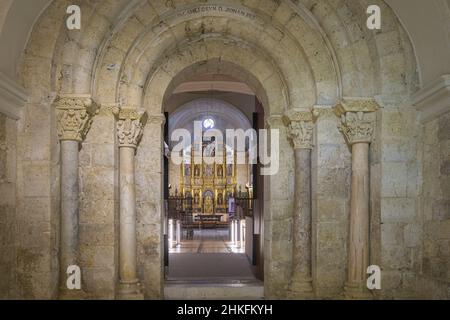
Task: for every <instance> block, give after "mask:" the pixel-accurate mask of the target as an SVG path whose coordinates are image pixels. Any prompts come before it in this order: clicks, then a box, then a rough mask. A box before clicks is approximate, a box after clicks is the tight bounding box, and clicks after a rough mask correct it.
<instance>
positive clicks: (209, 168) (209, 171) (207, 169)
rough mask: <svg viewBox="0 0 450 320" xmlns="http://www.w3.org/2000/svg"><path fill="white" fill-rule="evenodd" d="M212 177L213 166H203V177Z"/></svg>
mask: <svg viewBox="0 0 450 320" xmlns="http://www.w3.org/2000/svg"><path fill="white" fill-rule="evenodd" d="M212 175H213V166H212V165H211V164H207V165H206V166H205V176H207V177H211V176H212Z"/></svg>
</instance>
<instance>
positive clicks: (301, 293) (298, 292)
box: [288, 277, 314, 299]
mask: <svg viewBox="0 0 450 320" xmlns="http://www.w3.org/2000/svg"><path fill="white" fill-rule="evenodd" d="M288 296H289V297H290V298H291V299H313V298H314V290H313V285H312V279H311V278H306V279H305V278H304V277H302V278H301V279H298V280H297V279H295V278H294V279H292V280H291V283H290V285H289V290H288Z"/></svg>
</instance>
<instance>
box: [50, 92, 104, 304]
mask: <svg viewBox="0 0 450 320" xmlns="http://www.w3.org/2000/svg"><path fill="white" fill-rule="evenodd" d="M54 106H55V109H56V120H57V124H58V127H57V128H58V138H59V140H60V146H61V149H60V150H61V181H60V192H61V200H60V201H61V202H60V209H61V219H60V246H59V247H60V252H59V264H60V265H59V268H60V279H59V280H60V281H59V285H60V295H59V297H60V298H63V299H65V298H70V299H75V298H80V297H81V295H82V294H83V288H81V290H68V288H67V279H68V275H67V273H66V272H67V268H68V267H69V266H71V265H78V214H79V186H78V183H79V182H78V165H79V163H78V162H79V160H78V152H79V147H80V143H81V142H83V140H84V138H85V137H86V135H87V133H88V131H89V129H90V127H91V124H92V120H93V116H94V115H95V114H96V112H97V109H98V105H97V104H95V103H94V101H93V100H92V99H91V97H90V96H89V95H64V96H59V97H57V99H55V102H54Z"/></svg>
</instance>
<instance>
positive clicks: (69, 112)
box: [54, 96, 98, 142]
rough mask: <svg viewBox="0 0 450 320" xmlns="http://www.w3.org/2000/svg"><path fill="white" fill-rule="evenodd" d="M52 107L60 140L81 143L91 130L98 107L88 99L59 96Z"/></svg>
mask: <svg viewBox="0 0 450 320" xmlns="http://www.w3.org/2000/svg"><path fill="white" fill-rule="evenodd" d="M54 105H55V107H56V118H57V122H58V137H59V139H60V140H75V141H80V142H81V141H83V140H84V139H85V137H86V135H87V133H88V131H89V129H90V128H91V124H92V120H93V116H94V115H95V114H96V112H97V110H98V106H97V105H96V104H95V103H94V102H93V100H92V99H91V98H90V97H87V96H86V97H83V96H79V97H76V96H61V97H58V98H57V99H56V100H55V102H54Z"/></svg>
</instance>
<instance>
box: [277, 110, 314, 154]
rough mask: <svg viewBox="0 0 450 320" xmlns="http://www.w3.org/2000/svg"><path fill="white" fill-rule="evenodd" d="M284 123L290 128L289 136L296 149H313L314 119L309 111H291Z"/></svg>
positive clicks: (286, 115) (285, 117)
mask: <svg viewBox="0 0 450 320" xmlns="http://www.w3.org/2000/svg"><path fill="white" fill-rule="evenodd" d="M284 121H285V123H286V124H287V126H288V129H289V130H288V135H289V138H290V139H291V140H292V143H293V145H294V149H313V148H314V143H313V138H314V137H313V134H314V119H313V115H312V113H311V112H309V111H300V110H298V109H291V110H289V111H288V112H287V113H286V114H285V116H284Z"/></svg>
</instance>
